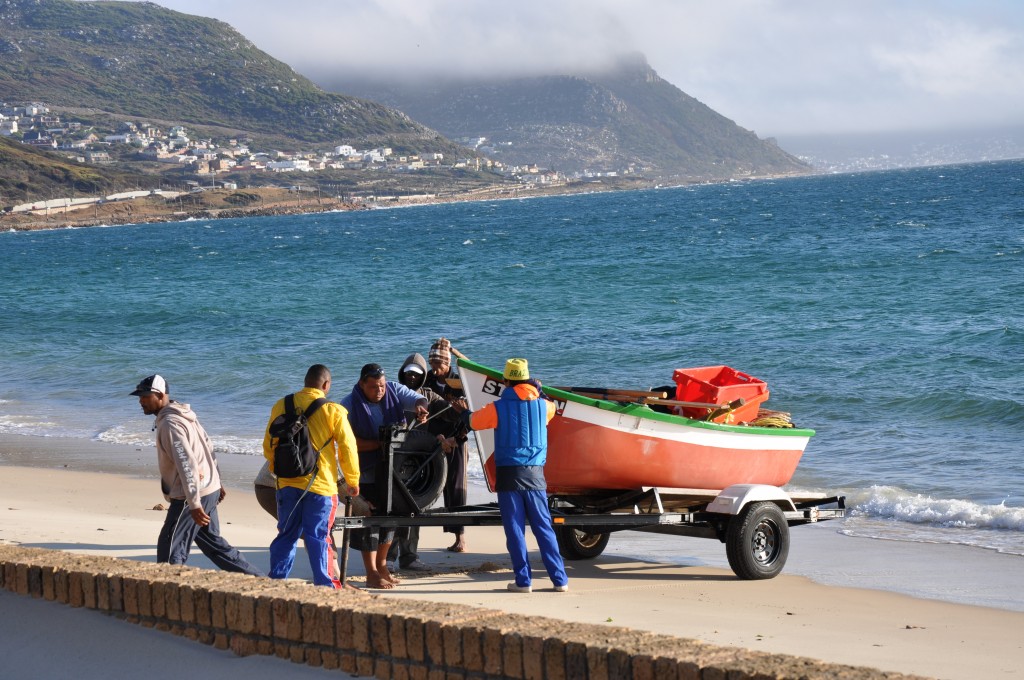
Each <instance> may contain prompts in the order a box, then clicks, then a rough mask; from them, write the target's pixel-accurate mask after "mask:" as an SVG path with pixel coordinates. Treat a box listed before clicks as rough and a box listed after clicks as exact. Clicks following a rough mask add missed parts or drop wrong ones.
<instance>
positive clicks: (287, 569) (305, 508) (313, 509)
mask: <svg viewBox="0 0 1024 680" xmlns="http://www.w3.org/2000/svg"><path fill="white" fill-rule="evenodd" d="M300 499H301V500H300ZM337 509H338V497H337V496H320V495H318V494H315V493H307V494H305V495H303V491H302V489H296V488H295V487H291V486H286V487H283V488H281V489H278V490H277V538H275V539H274V540H273V541H272V542H271V543H270V578H288V574H290V573H292V567H293V566H294V565H295V544H296V543H297V542H298V540H299V534H302V537H303V541H304V542H305V544H306V553H307V554H308V555H309V566H310V568H311V569H312V570H313V583H314V584H315V585H318V586H328V587H330V588H340V587H341V581H339V580H338V577H337V576H336V574H337V570H336V569H335V562H334V544H333V542H332V541H331V527H332V526H333V525H334V514H335V511H336V510H337Z"/></svg>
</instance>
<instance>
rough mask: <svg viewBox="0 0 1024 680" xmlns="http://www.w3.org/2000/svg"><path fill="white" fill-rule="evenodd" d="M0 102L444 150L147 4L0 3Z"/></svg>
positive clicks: (393, 117)
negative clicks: (28, 103)
mask: <svg viewBox="0 0 1024 680" xmlns="http://www.w3.org/2000/svg"><path fill="white" fill-rule="evenodd" d="M3 100H6V101H40V102H44V103H46V104H49V105H51V106H53V107H62V108H72V109H76V110H82V109H93V110H95V111H96V112H108V113H112V114H117V115H123V116H133V117H141V118H147V119H152V120H153V121H166V122H170V123H178V124H182V125H189V126H195V127H207V128H222V129H224V130H228V131H233V132H235V133H236V134H239V135H249V136H252V137H254V138H256V139H260V138H263V139H275V140H288V139H290V140H296V141H297V142H300V143H305V144H307V145H308V144H315V143H321V144H323V143H331V144H340V143H351V144H354V145H358V146H360V147H363V146H370V145H374V146H375V145H384V144H387V145H389V146H392V147H394V148H395V149H396V150H399V151H428V150H430V151H442V152H445V151H448V152H452V153H454V151H455V149H456V147H455V146H454V145H453V144H451V142H449V141H448V140H446V139H443V138H441V137H440V136H439V135H438V134H437V133H436V132H434V131H433V130H429V129H427V128H424V127H423V126H421V125H419V124H418V123H416V122H414V121H413V120H411V119H410V118H409V117H408V116H406V115H404V114H402V113H401V112H398V111H394V110H391V109H389V108H387V107H385V106H382V105H380V104H376V103H372V102H366V101H360V100H357V99H354V98H351V97H344V96H341V95H337V94H329V93H326V92H324V91H323V90H321V89H320V88H319V87H318V86H316V85H315V84H314V83H312V82H311V81H310V80H308V79H307V78H305V77H303V76H301V75H299V74H298V73H296V72H294V71H293V70H292V69H291V68H290V67H289V66H288V65H286V64H284V63H282V62H280V61H277V60H276V59H274V58H273V57H271V56H270V55H268V54H266V53H264V52H262V51H261V50H259V49H257V48H256V46H255V45H253V44H252V43H251V42H249V41H248V40H247V39H246V38H245V37H243V36H242V35H241V34H239V33H238V32H237V31H235V30H234V29H233V28H231V27H230V26H228V25H227V24H225V23H222V22H220V21H216V20H213V19H207V18H203V17H196V16H190V15H186V14H181V13H179V12H174V11H171V10H167V9H164V8H162V7H159V6H157V5H154V4H152V3H148V2H76V1H74V0H3V1H2V2H0V101H3Z"/></svg>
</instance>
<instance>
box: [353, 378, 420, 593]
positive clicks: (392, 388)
mask: <svg viewBox="0 0 1024 680" xmlns="http://www.w3.org/2000/svg"><path fill="white" fill-rule="evenodd" d="M341 405H342V406H344V407H345V408H346V409H348V420H349V423H350V424H351V425H352V431H353V432H354V433H355V438H356V447H357V448H358V450H359V470H360V477H359V487H360V490H361V491H362V495H363V496H364V497H365V498H367V499H374V498H378V497H379V496H380V495H381V494H382V491H383V488H384V487H385V486H386V485H387V484H388V482H389V481H390V480H388V479H377V478H376V476H377V474H378V473H379V472H381V471H380V470H378V467H379V465H380V463H381V459H382V457H383V455H384V451H382V450H381V439H380V428H381V427H383V426H387V425H395V424H405V422H406V418H405V413H406V411H410V412H413V413H415V417H416V419H417V420H419V421H421V422H422V421H424V420H426V418H427V398H426V397H424V396H423V395H421V394H419V393H418V392H414V391H413V390H411V389H409V388H408V387H406V386H405V385H403V384H401V383H398V382H395V381H393V380H388V379H387V378H386V377H385V376H384V369H383V368H381V366H380V364H366V365H365V366H363V368H362V370H361V371H360V372H359V382H357V383H356V384H355V386H353V387H352V392H350V393H349V394H347V395H345V396H344V397H343V398H342V400H341ZM371 502H372V501H371ZM351 536H352V547H353V548H354V549H355V550H358V551H359V552H361V553H362V555H363V567H364V568H365V569H366V586H367V587H368V588H385V589H390V588H394V587H395V586H396V585H398V579H396V578H395V577H394V576H393V575H392V574H391V572H390V571H389V570H388V566H387V555H388V549H389V548H390V547H391V542H392V541H393V540H394V538H395V530H394V529H380V530H373V529H358V530H355V531H353V532H352V533H351Z"/></svg>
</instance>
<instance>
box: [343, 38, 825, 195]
mask: <svg viewBox="0 0 1024 680" xmlns="http://www.w3.org/2000/svg"><path fill="white" fill-rule="evenodd" d="M325 86H328V87H331V88H332V89H337V90H338V91H341V92H346V93H351V94H354V95H356V96H360V97H366V98H368V99H373V100H375V101H379V102H382V103H384V104H387V105H389V106H394V107H396V108H399V109H401V110H403V111H405V112H406V113H408V114H409V115H410V116H412V117H413V118H415V119H416V120H419V121H422V122H424V123H425V124H427V125H429V126H431V127H433V128H434V129H436V130H439V131H440V132H441V133H443V134H445V135H447V136H448V137H450V138H453V139H460V138H464V137H486V138H488V142H489V143H491V144H494V145H495V148H496V150H497V152H498V155H497V156H496V158H497V159H499V160H502V161H504V162H506V163H520V164H521V163H538V164H541V165H542V166H545V167H549V168H556V169H558V170H563V171H570V170H574V171H581V170H595V171H600V170H623V169H624V168H627V167H629V166H631V165H632V166H634V167H635V168H638V169H644V170H645V171H646V172H647V174H649V175H664V176H677V177H681V178H684V179H722V178H727V177H736V176H749V175H770V174H785V173H803V172H808V171H809V168H808V166H807V165H805V164H804V163H802V162H801V161H800V160H798V159H797V158H795V157H793V156H791V155H789V154H787V153H786V152H785V151H783V150H782V149H780V148H779V147H778V146H777V145H776V144H774V143H773V142H771V141H768V140H762V139H759V138H758V137H757V135H755V134H754V133H753V132H750V131H749V130H744V129H743V128H741V127H739V126H738V125H736V123H734V122H733V121H731V120H729V119H728V118H726V117H724V116H722V115H721V114H719V113H716V112H715V111H713V110H712V109H710V108H709V107H707V106H706V105H704V104H702V103H701V102H699V101H698V100H696V99H694V98H693V97H690V96H689V95H687V94H686V93H685V92H682V91H681V90H679V89H678V88H677V87H675V86H674V85H672V84H671V83H669V82H667V81H665V80H663V79H662V78H661V77H659V76H658V74H657V73H656V72H655V71H654V70H653V69H652V68H651V67H650V66H648V65H647V63H646V61H645V60H644V59H643V57H640V56H638V55H634V56H631V57H628V58H625V59H623V60H622V61H621V62H620V63H619V65H618V66H617V67H616V68H613V69H610V70H608V71H606V72H603V73H593V74H589V75H562V76H543V77H529V78H525V77H524V78H510V79H503V80H486V81H484V80H479V81H457V82H445V81H438V82H423V81H420V82H419V83H417V84H412V83H405V82H400V81H391V82H385V81H382V80H380V79H375V80H373V81H369V80H362V81H361V80H356V79H345V78H344V76H339V77H337V78H336V79H335V80H333V81H332V82H329V83H325Z"/></svg>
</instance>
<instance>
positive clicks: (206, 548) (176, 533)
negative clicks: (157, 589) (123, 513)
mask: <svg viewBox="0 0 1024 680" xmlns="http://www.w3.org/2000/svg"><path fill="white" fill-rule="evenodd" d="M199 500H200V502H201V503H202V504H203V510H204V511H205V512H206V514H207V515H209V516H210V524H209V525H208V526H205V527H201V526H199V525H198V524H196V523H195V520H193V519H192V511H191V510H189V508H188V506H187V505H185V501H184V499H178V498H175V499H171V505H170V507H169V508H168V509H167V515H166V517H164V525H163V526H162V527H161V528H160V535H159V537H157V541H156V561H157V562H166V563H170V564H185V562H186V561H187V560H188V555H189V552H190V551H191V549H192V543H193V542H195V544H196V545H198V546H199V549H200V550H202V551H203V554H204V555H206V556H207V557H208V558H209V559H210V561H211V562H213V563H214V564H215V565H217V566H218V567H220V568H221V569H223V570H224V571H234V572H239V573H242V574H249V575H251V576H263V572H262V571H260V570H259V569H257V568H256V567H254V566H253V565H252V564H250V563H249V561H248V560H247V559H245V558H244V557H243V556H242V553H240V552H238V549H237V548H235V547H233V546H232V545H231V544H230V543H228V542H227V541H226V540H225V539H224V537H223V536H221V535H220V520H219V519H218V517H217V503H219V502H220V489H218V490H217V491H215V492H214V493H211V494H208V495H206V496H203V497H202V498H200V499H199Z"/></svg>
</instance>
